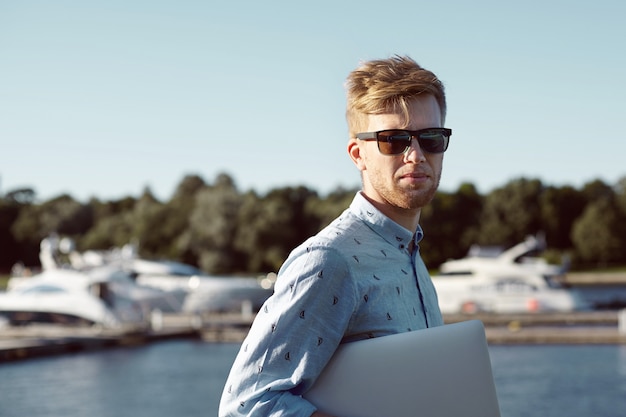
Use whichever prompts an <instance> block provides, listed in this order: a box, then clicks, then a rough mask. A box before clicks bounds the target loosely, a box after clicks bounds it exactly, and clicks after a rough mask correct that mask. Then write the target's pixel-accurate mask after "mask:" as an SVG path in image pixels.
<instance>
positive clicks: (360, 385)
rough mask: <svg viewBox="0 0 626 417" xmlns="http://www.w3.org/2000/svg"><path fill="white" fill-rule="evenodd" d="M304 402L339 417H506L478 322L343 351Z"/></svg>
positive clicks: (354, 344) (355, 344)
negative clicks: (499, 404)
mask: <svg viewBox="0 0 626 417" xmlns="http://www.w3.org/2000/svg"><path fill="white" fill-rule="evenodd" d="M304 397H305V398H306V399H308V400H309V401H311V402H312V403H313V404H315V405H316V406H317V407H318V409H319V410H320V411H323V412H325V413H328V414H331V415H335V416H340V417H381V416H394V417H415V416H418V415H420V416H422V415H423V416H428V417H452V416H455V417H456V416H464V417H500V409H499V406H498V400H497V395H496V389H495V384H494V381H493V374H492V371H491V361H490V358H489V351H488V348H487V340H486V338H485V329H484V327H483V324H482V322H480V321H479V320H470V321H465V322H459V323H454V324H447V325H444V326H439V327H433V328H429V329H424V330H417V331H412V332H407V333H400V334H395V335H391V336H385V337H379V338H374V339H367V340H362V341H358V342H352V343H347V344H343V345H341V346H340V347H339V349H338V350H337V352H336V353H335V355H334V356H333V357H332V358H331V360H330V362H329V363H328V365H327V366H326V368H325V369H324V371H323V372H322V374H321V375H320V377H319V378H318V380H317V381H316V383H315V384H314V386H313V388H312V389H311V390H309V391H308V392H307V393H305V394H304Z"/></svg>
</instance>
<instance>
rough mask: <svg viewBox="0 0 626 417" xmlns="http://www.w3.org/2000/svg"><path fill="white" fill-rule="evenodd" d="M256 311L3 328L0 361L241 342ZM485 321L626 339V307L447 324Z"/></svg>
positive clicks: (501, 330)
mask: <svg viewBox="0 0 626 417" xmlns="http://www.w3.org/2000/svg"><path fill="white" fill-rule="evenodd" d="M253 318H254V315H253V314H220V315H203V316H200V315H193V314H164V313H161V314H157V315H155V316H154V317H153V320H152V323H151V326H150V328H147V329H144V330H141V331H138V330H129V329H99V328H91V327H64V326H58V325H28V326H18V327H11V326H9V327H3V328H2V329H0V363H2V362H8V361H15V360H23V359H29V358H36V357H42V356H50V355H59V354H68V353H73V352H80V351H89V350H98V349H107V348H115V347H128V346H140V345H145V344H147V343H153V342H157V341H161V340H167V339H177V338H195V339H198V340H200V341H205V342H212V343H241V342H242V341H243V339H244V337H245V335H246V334H247V332H248V329H249V327H250V325H251V323H252V320H253ZM473 319H477V320H481V321H482V322H483V323H484V325H485V330H486V336H487V341H488V343H489V344H490V345H506V344H626V310H621V311H589V312H576V313H526V314H487V313H482V314H455V315H446V316H444V320H445V322H446V323H454V322H459V321H464V320H473Z"/></svg>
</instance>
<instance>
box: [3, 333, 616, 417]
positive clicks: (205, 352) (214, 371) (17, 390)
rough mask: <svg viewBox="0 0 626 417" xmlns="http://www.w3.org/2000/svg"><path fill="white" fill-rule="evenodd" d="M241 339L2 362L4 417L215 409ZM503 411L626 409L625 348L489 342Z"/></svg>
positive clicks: (602, 413)
mask: <svg viewBox="0 0 626 417" xmlns="http://www.w3.org/2000/svg"><path fill="white" fill-rule="evenodd" d="M237 350H238V345H236V344H214V343H206V342H201V341H195V340H172V341H164V342H158V343H154V344H150V345H145V346H139V347H128V348H115V349H110V350H103V351H97V352H81V353H76V354H70V355H64V356H55V357H48V358H39V359H30V360H25V361H18V362H10V363H5V364H1V365H0V416H2V417H25V416H28V417H44V416H45V417H56V416H59V417H124V416H129V417H131V416H132V417H174V416H185V417H200V416H203V417H204V416H208V417H215V416H216V415H217V407H218V401H219V397H220V395H221V390H222V387H223V384H224V380H225V378H226V376H227V374H228V370H229V368H230V364H231V363H232V361H233V359H234V357H235V355H236V354H237ZM489 350H490V355H491V361H492V368H493V372H494V378H495V382H496V388H497V391H498V398H499V401H500V408H501V410H502V416H503V417H525V416H529V417H530V416H532V417H538V416H541V417H623V416H626V346H618V345H600V346H593V345H584V346H561V345H557V346H549V345H548V346H541V345H540V346H536V345H532V346H524V345H522V346H490V348H489Z"/></svg>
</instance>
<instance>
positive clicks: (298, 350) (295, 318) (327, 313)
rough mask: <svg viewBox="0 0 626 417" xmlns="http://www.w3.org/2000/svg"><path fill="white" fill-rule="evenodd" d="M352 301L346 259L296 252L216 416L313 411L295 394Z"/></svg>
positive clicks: (319, 363) (308, 380)
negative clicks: (218, 414)
mask: <svg viewBox="0 0 626 417" xmlns="http://www.w3.org/2000/svg"><path fill="white" fill-rule="evenodd" d="M357 298H358V296H357V290H356V287H355V285H354V282H353V280H352V279H351V277H350V274H349V269H348V267H347V264H346V261H345V260H344V259H343V258H342V257H341V256H340V254H339V253H338V252H337V251H336V250H334V249H332V248H328V247H326V246H324V245H308V246H302V247H300V248H298V249H296V250H295V251H294V253H293V254H292V255H291V256H290V257H289V259H288V260H287V261H286V262H285V264H284V265H283V267H282V268H281V270H280V271H279V274H278V279H277V281H276V284H275V288H274V294H273V295H272V296H271V297H270V298H269V299H268V300H267V301H266V303H265V304H264V305H263V307H262V308H261V310H260V311H259V313H258V314H257V316H256V318H255V321H254V323H253V325H252V327H251V329H250V332H249V334H248V336H247V338H246V340H244V342H243V343H242V346H241V349H240V351H239V354H238V355H237V358H236V359H235V362H234V364H233V367H232V369H231V372H230V375H229V377H228V380H227V382H226V386H225V388H224V392H223V394H222V399H221V402H220V416H221V417H228V416H260V415H262V416H281V417H291V416H294V417H295V416H302V417H305V416H306V417H309V416H310V415H311V414H312V413H313V412H314V411H315V410H316V408H315V406H314V405H313V404H311V403H309V402H308V401H306V400H305V399H303V398H302V397H301V395H302V394H303V393H304V392H306V391H307V390H308V389H309V388H310V387H311V386H312V384H313V383H314V382H315V380H316V379H317V377H318V376H319V374H320V373H321V371H322V370H323V368H324V366H325V365H326V363H327V362H328V360H329V359H330V358H331V356H332V355H333V354H334V352H335V350H336V349H337V347H338V345H339V344H340V342H341V340H342V338H343V335H344V333H345V331H346V329H347V328H348V326H349V324H350V319H351V317H352V314H353V312H354V310H355V308H356V305H357Z"/></svg>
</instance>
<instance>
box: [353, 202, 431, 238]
mask: <svg viewBox="0 0 626 417" xmlns="http://www.w3.org/2000/svg"><path fill="white" fill-rule="evenodd" d="M350 211H351V212H352V213H353V214H354V215H355V216H357V217H358V218H360V219H362V220H363V221H364V222H365V223H367V224H368V226H369V227H370V228H371V229H372V230H373V231H375V232H376V233H377V234H379V235H380V236H381V237H382V238H383V239H385V240H386V241H387V242H389V243H390V244H391V245H393V246H395V247H397V248H399V249H406V248H407V247H408V245H409V242H411V239H413V238H414V239H415V245H416V247H417V244H418V243H419V242H420V241H421V240H422V239H423V238H424V232H423V230H422V227H421V226H420V225H418V226H417V230H415V231H411V230H409V229H406V228H404V227H403V226H400V225H399V224H398V223H396V222H394V221H393V220H391V219H390V218H389V217H387V216H385V215H384V214H383V213H381V212H380V210H378V209H377V208H376V207H374V205H372V203H370V202H369V201H368V200H367V199H366V198H365V197H364V196H363V194H362V192H360V191H359V192H358V193H356V195H355V196H354V199H353V200H352V204H350Z"/></svg>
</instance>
